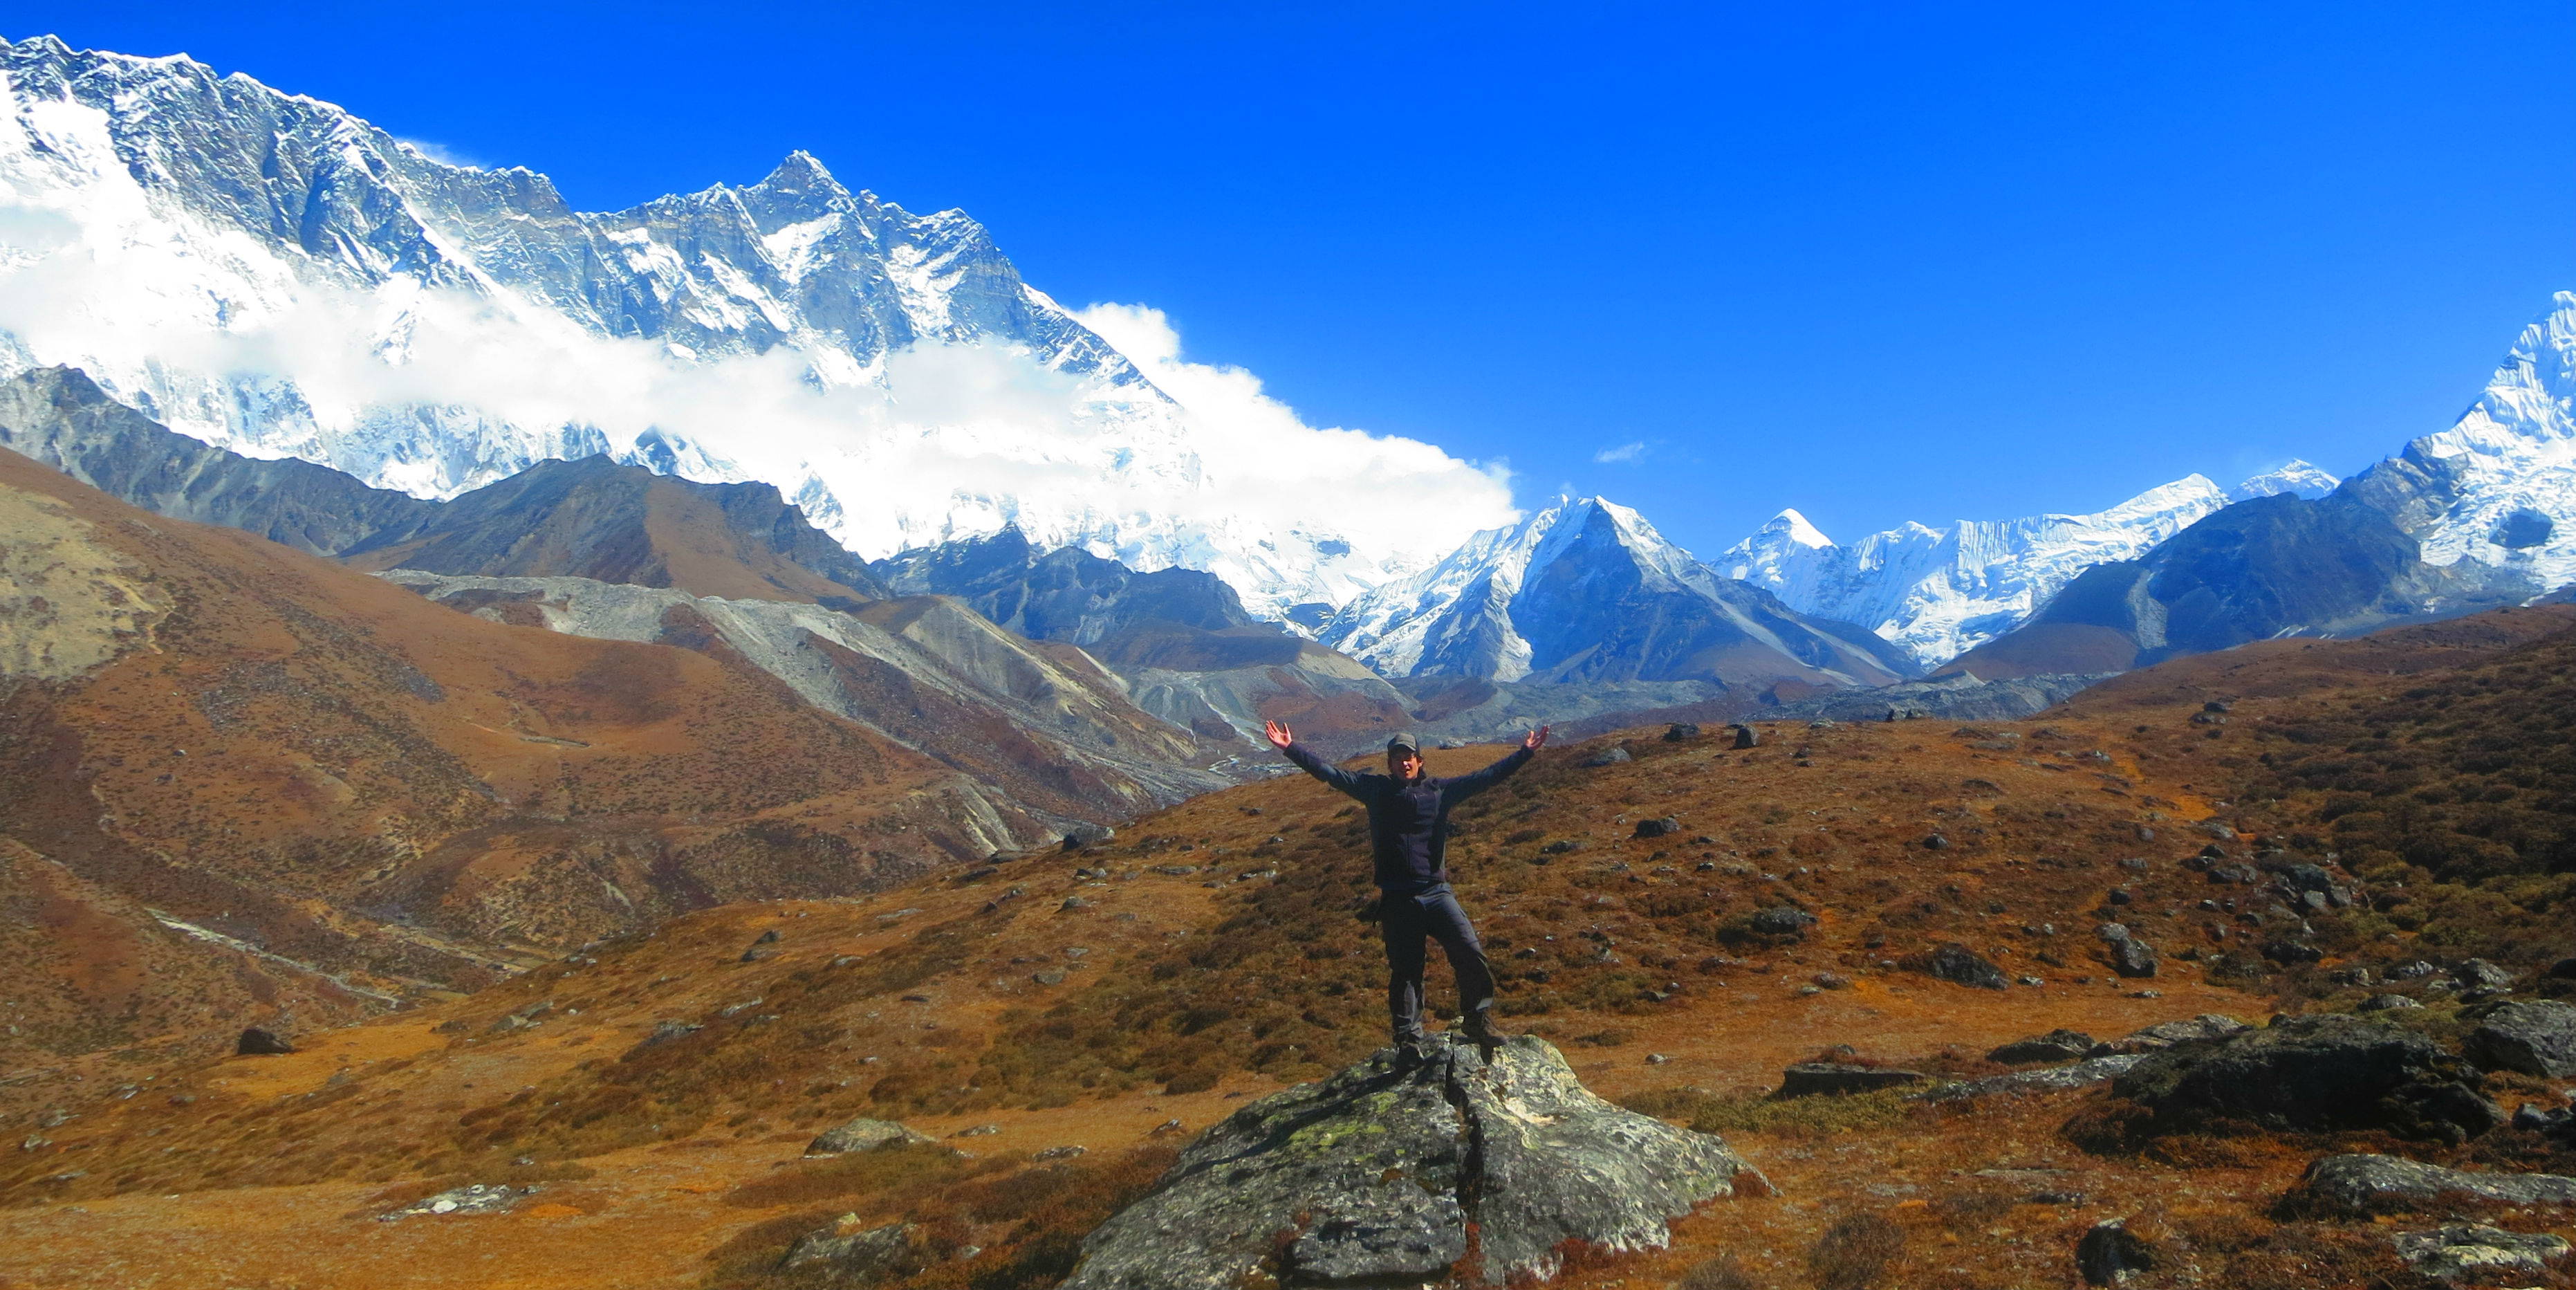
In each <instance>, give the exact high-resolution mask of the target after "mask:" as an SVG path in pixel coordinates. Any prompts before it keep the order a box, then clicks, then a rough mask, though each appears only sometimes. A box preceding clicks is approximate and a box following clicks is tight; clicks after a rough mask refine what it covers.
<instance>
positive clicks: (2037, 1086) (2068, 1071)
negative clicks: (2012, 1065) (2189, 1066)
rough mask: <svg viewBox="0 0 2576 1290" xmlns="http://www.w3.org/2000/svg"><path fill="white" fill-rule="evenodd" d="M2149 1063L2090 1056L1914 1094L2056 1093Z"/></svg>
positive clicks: (1930, 1098)
mask: <svg viewBox="0 0 2576 1290" xmlns="http://www.w3.org/2000/svg"><path fill="white" fill-rule="evenodd" d="M2145 1060H2146V1054H2144V1053H2122V1054H2118V1055H2116V1056H2111V1057H2088V1058H2085V1059H2084V1060H2083V1061H2080V1062H2075V1063H2072V1064H2070V1065H2065V1066H2043V1067H2041V1068H2039V1069H2038V1070H2028V1071H2014V1072H2013V1073H2012V1074H2010V1075H1988V1076H1986V1077H1984V1078H1982V1079H1971V1080H1960V1081H1959V1082H1957V1083H1955V1084H1943V1085H1941V1086H1940V1087H1938V1088H1933V1089H1926V1090H1925V1091H1923V1092H1921V1093H1917V1094H1915V1095H1914V1096H1915V1100H1917V1101H1921V1102H1957V1101H1962V1100H1965V1099H1967V1098H1974V1097H1993V1096H1995V1095H1997V1094H2001V1093H2053V1092H2057V1091H2060V1090H2062V1089H2070V1088H2082V1087H2084V1086H2085V1085H2087V1084H2099V1083H2101V1082H2102V1081H2104V1080H2107V1079H2116V1078H2118V1077H2119V1076H2121V1075H2123V1074H2125V1073H2127V1071H2128V1070H2129V1068H2130V1067H2132V1066H2135V1065H2137V1064H2138V1063H2139V1062H2142V1061H2145Z"/></svg>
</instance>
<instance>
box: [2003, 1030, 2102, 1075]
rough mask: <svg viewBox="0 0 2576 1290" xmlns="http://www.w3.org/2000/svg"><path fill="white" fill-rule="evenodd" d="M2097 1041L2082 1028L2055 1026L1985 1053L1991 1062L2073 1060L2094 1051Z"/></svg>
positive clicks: (2010, 1064)
mask: <svg viewBox="0 0 2576 1290" xmlns="http://www.w3.org/2000/svg"><path fill="white" fill-rule="evenodd" d="M2096 1042H2097V1041H2096V1040H2095V1039H2094V1038H2093V1036H2091V1035H2088V1034H2085V1033H2084V1032H2083V1031H2080V1030H2052V1031H2049V1032H2048V1033H2047V1034H2044V1035H2033V1036H2032V1037H2030V1038H2028V1039H2016V1040H2014V1041H2013V1042H2011V1043H2009V1044H2006V1045H2004V1046H2003V1047H2001V1048H1998V1049H1996V1050H1994V1051H1993V1052H1990V1053H1988V1054H1986V1060H1987V1061H1990V1062H2002V1063H2004V1064H2005V1065H2007V1066H2019V1065H2024V1064H2027V1063H2030V1062H2071V1061H2074V1060H2075V1059H2077V1058H2079V1057H2082V1056H2084V1055H2085V1054H2086V1053H2089V1052H2091V1051H2093V1045H2094V1044H2095V1043H2096Z"/></svg>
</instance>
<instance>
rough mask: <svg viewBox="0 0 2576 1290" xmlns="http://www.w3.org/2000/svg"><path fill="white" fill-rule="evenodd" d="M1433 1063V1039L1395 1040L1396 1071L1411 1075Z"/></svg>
mask: <svg viewBox="0 0 2576 1290" xmlns="http://www.w3.org/2000/svg"><path fill="white" fill-rule="evenodd" d="M1430 1064H1431V1041H1430V1040H1427V1039H1399V1040H1396V1041H1395V1073H1396V1074H1398V1075H1410V1074H1412V1073H1413V1072H1415V1071H1418V1070H1420V1069H1422V1068H1423V1067H1425V1066H1428V1065H1430Z"/></svg>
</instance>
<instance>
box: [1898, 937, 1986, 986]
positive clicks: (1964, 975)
mask: <svg viewBox="0 0 2576 1290" xmlns="http://www.w3.org/2000/svg"><path fill="white" fill-rule="evenodd" d="M1906 966H1908V967H1911V968H1913V969H1914V970H1915V971H1917V972H1921V973H1923V974H1925V975H1927V976H1930V977H1934V978H1936V979H1938V980H1942V981H1948V982H1951V983H1952V984H1955V985H1965V986H1974V987H1976V988H1977V989H1980V990H2001V989H2003V988H2004V987H2005V986H2007V985H2009V984H2011V980H2012V979H2011V978H2010V977H2007V976H2005V975H2004V970H2003V969H2002V968H1999V967H1996V966H1995V965H1994V964H1993V963H1992V962H1989V961H1988V960H1987V959H1986V958H1985V957H1984V956H1982V955H1980V954H1978V953H1977V952H1976V951H1975V950H1972V949H1969V948H1968V947H1967V946H1965V945H1944V946H1942V947H1941V948H1939V949H1937V950H1934V951H1932V952H1931V953H1929V954H1922V955H1917V956H1915V957H1914V958H1913V959H1912V960H1910V961H1909V962H1907V964H1906Z"/></svg>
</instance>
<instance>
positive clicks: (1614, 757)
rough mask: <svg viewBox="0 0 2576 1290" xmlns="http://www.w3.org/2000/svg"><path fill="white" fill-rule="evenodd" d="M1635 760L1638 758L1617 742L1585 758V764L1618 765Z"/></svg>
mask: <svg viewBox="0 0 2576 1290" xmlns="http://www.w3.org/2000/svg"><path fill="white" fill-rule="evenodd" d="M1635 760H1636V758H1634V757H1631V756H1629V755H1628V750H1627V749H1625V748H1623V747H1620V746H1619V745H1617V744H1612V745H1610V746H1609V747H1607V748H1604V749H1602V750H1601V751H1599V752H1597V753H1594V754H1592V755H1591V756H1589V757H1586V758H1584V759H1583V764H1584V765H1586V766H1616V765H1618V764H1619V763H1621V762H1625V761H1635Z"/></svg>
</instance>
